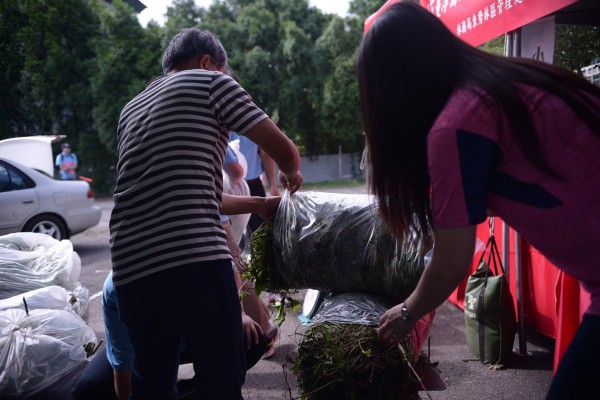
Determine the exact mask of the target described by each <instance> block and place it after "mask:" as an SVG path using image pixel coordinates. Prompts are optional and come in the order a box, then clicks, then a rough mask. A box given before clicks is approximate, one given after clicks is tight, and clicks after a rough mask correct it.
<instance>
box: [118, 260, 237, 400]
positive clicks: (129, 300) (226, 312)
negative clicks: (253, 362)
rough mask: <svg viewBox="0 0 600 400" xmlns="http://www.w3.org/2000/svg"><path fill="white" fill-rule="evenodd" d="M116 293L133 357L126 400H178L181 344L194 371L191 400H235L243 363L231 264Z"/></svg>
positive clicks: (162, 275) (176, 273) (180, 270)
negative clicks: (129, 386)
mask: <svg viewBox="0 0 600 400" xmlns="http://www.w3.org/2000/svg"><path fill="white" fill-rule="evenodd" d="M115 289H116V293H117V300H118V306H119V315H120V318H121V320H122V321H123V323H124V324H125V327H126V328H127V334H128V336H129V339H130V340H131V344H132V346H133V349H134V352H135V359H134V363H133V368H132V371H131V375H132V382H131V386H132V397H131V398H132V399H133V400H137V399H143V400H147V399H148V400H151V399H157V400H168V399H176V398H177V390H176V387H175V383H176V381H177V372H178V367H179V349H180V342H181V341H183V344H184V345H185V347H186V349H187V351H188V352H189V354H190V358H191V360H192V362H193V364H194V373H195V375H194V387H195V391H196V397H195V398H196V399H224V400H225V399H227V400H240V399H242V395H241V388H242V385H243V384H244V379H245V375H246V360H245V357H244V344H243V337H242V336H243V331H242V321H241V307H240V300H239V296H238V292H237V288H236V285H235V280H234V276H233V270H232V267H231V261H230V260H218V261H211V262H203V263H199V264H195V265H189V266H185V267H177V268H173V269H170V270H166V271H162V272H159V273H156V274H152V275H149V276H147V277H144V278H142V279H138V280H136V281H134V282H130V283H128V284H126V285H123V286H117V287H116V288H115Z"/></svg>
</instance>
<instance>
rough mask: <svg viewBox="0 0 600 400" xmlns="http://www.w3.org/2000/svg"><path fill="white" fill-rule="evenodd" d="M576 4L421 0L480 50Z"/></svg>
mask: <svg viewBox="0 0 600 400" xmlns="http://www.w3.org/2000/svg"><path fill="white" fill-rule="evenodd" d="M400 1H402V0H389V1H388V2H387V3H385V4H384V5H383V6H382V7H381V8H380V9H379V10H378V11H377V12H376V13H374V14H373V15H371V16H370V17H368V18H367V19H366V20H365V32H366V31H367V30H369V28H370V27H371V25H372V24H373V22H375V20H376V19H377V17H378V16H379V15H380V14H381V13H382V12H383V11H384V10H385V9H386V8H388V7H389V6H390V5H392V4H394V3H398V2H400ZM576 1H577V0H421V6H423V7H425V8H426V9H428V10H429V11H431V12H432V13H433V14H435V15H437V16H438V17H439V18H440V19H441V20H442V21H443V22H444V24H445V25H446V26H447V27H448V28H449V29H450V30H451V31H452V32H454V34H456V36H458V37H460V38H461V39H462V40H464V41H465V42H467V43H469V44H471V45H473V46H479V45H480V44H483V43H485V42H487V41H488V40H491V39H494V38H495V37H498V36H500V35H502V34H504V33H506V32H509V31H512V30H514V29H516V28H519V27H521V26H523V25H526V24H528V23H530V22H532V21H535V20H536V19H539V18H541V17H543V16H546V15H548V14H550V13H552V12H554V11H556V10H559V9H561V8H563V7H566V6H568V5H569V4H572V3H575V2H576Z"/></svg>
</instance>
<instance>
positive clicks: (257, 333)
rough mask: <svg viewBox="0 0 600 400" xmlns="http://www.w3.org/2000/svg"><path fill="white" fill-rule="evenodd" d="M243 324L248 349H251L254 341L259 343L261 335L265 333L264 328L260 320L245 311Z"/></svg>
mask: <svg viewBox="0 0 600 400" xmlns="http://www.w3.org/2000/svg"><path fill="white" fill-rule="evenodd" d="M242 326H243V328H244V340H245V342H246V349H248V350H250V347H251V346H252V343H254V344H258V341H259V339H260V337H261V336H262V335H263V330H262V328H261V327H260V325H259V324H258V322H256V321H254V320H253V319H252V318H250V317H249V316H248V315H246V313H244V312H242Z"/></svg>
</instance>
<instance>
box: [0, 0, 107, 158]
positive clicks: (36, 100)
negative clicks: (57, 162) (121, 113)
mask: <svg viewBox="0 0 600 400" xmlns="http://www.w3.org/2000/svg"><path fill="white" fill-rule="evenodd" d="M0 10H1V13H0V15H1V16H0V18H1V19H2V23H0V26H2V27H3V28H2V29H3V30H4V29H5V27H6V32H5V33H6V34H7V35H6V36H3V45H2V46H1V47H2V54H1V55H0V60H1V61H0V62H1V63H2V67H3V68H2V69H3V71H4V74H3V86H4V87H5V88H6V91H3V92H4V93H5V94H4V95H3V98H2V104H3V106H4V105H6V109H5V110H6V113H3V118H1V120H2V133H1V134H2V137H14V136H28V135H36V134H61V135H66V136H67V137H68V140H69V141H70V142H71V143H73V145H74V147H75V150H76V151H77V153H78V155H79V156H80V159H81V162H80V167H81V168H82V169H86V168H87V167H89V165H90V164H89V162H90V160H89V158H88V157H87V156H86V154H85V150H82V144H83V143H84V142H86V141H87V138H88V137H89V136H93V131H94V128H93V118H92V113H91V109H92V105H93V99H92V96H91V92H90V90H89V87H90V84H89V82H90V81H89V65H90V61H91V60H92V58H93V57H94V52H93V47H92V45H91V41H90V39H91V38H92V37H93V35H95V33H96V29H97V26H98V20H97V18H96V16H95V15H94V13H93V11H92V10H91V8H90V7H89V5H88V4H87V3H86V2H82V1H79V0H45V1H40V0H37V1H36V0H26V1H22V2H10V1H8V2H7V1H4V2H2V3H1V8H0ZM5 23H6V25H5ZM3 109H4V107H3Z"/></svg>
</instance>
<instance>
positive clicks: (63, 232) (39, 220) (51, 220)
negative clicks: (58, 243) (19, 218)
mask: <svg viewBox="0 0 600 400" xmlns="http://www.w3.org/2000/svg"><path fill="white" fill-rule="evenodd" d="M23 231H24V232H35V233H43V234H46V235H50V236H52V237H53V238H54V239H56V240H63V239H68V232H67V227H66V226H65V224H64V222H62V221H61V220H60V218H57V217H55V216H53V215H38V216H37V217H33V218H32V219H30V220H29V222H27V224H25V228H23Z"/></svg>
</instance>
